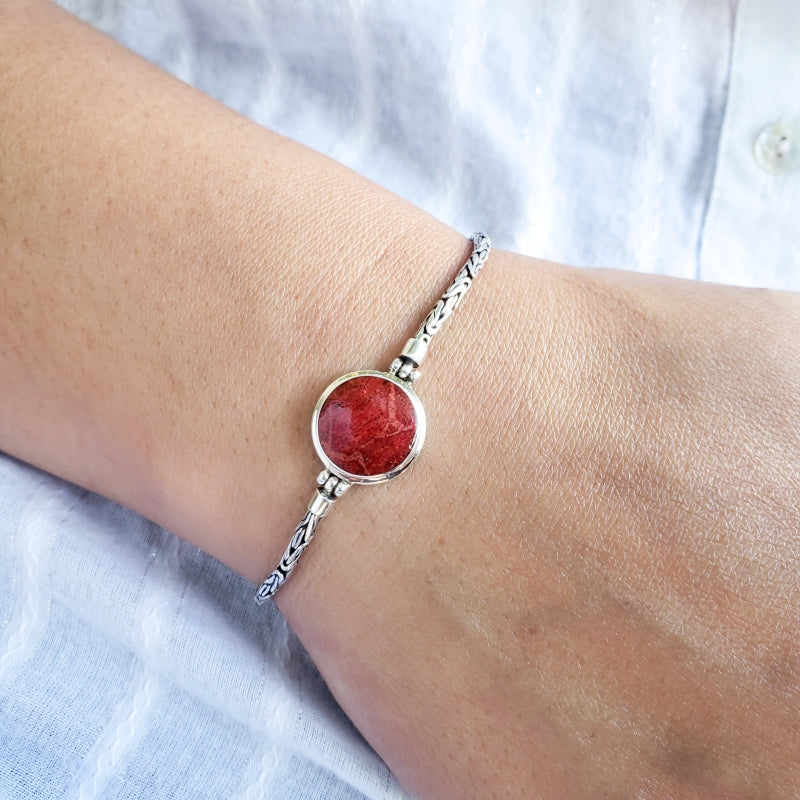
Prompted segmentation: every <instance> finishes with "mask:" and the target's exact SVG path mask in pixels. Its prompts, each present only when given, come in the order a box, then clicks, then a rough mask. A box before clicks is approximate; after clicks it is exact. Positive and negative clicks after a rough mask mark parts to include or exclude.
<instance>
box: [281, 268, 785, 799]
mask: <svg viewBox="0 0 800 800" xmlns="http://www.w3.org/2000/svg"><path fill="white" fill-rule="evenodd" d="M450 324H451V328H450V329H449V330H447V331H446V332H445V333H443V334H442V336H441V340H440V341H438V342H436V345H437V350H436V354H435V355H433V354H432V355H431V357H430V358H429V360H428V362H426V365H425V367H426V371H425V373H424V375H423V378H422V380H421V381H420V385H419V389H418V391H419V393H420V395H421V396H422V397H423V401H424V402H425V404H426V407H427V409H428V414H429V419H430V422H429V440H428V442H427V443H426V449H425V450H424V451H423V454H422V456H421V457H420V459H419V461H418V463H417V464H415V465H414V467H413V468H412V470H411V472H410V473H409V474H408V475H406V476H403V477H402V478H401V479H399V480H397V481H395V482H393V483H392V484H390V485H388V486H387V487H385V489H383V488H380V489H376V488H370V489H359V490H357V491H354V492H351V493H350V494H349V495H348V496H347V498H346V499H345V501H343V502H341V503H339V504H338V506H337V508H336V509H335V513H332V514H331V515H330V516H329V517H328V518H327V519H326V520H325V526H326V529H325V530H324V532H321V533H320V534H319V535H318V540H316V541H315V543H314V545H313V546H314V548H315V549H314V551H309V554H308V555H307V557H306V560H305V561H304V562H303V564H302V569H299V570H298V571H297V573H296V577H294V578H293V579H292V581H291V582H290V583H288V584H287V586H286V587H285V588H284V589H283V590H282V591H283V592H284V594H283V595H282V596H281V595H279V596H278V597H279V602H280V604H281V606H282V608H283V609H284V610H285V611H286V613H287V614H288V616H289V618H290V621H291V622H292V624H293V625H294V627H295V628H296V629H297V630H298V631H299V632H300V634H301V636H302V638H303V639H304V641H305V642H306V644H307V646H308V647H309V648H310V650H311V653H312V656H313V657H314V658H315V660H316V661H317V663H318V664H319V665H320V667H321V669H322V671H323V674H324V675H325V677H326V678H327V680H328V681H329V683H330V685H331V686H332V688H333V690H334V692H335V694H336V695H337V697H338V698H339V700H340V701H341V703H342V705H343V707H344V708H345V709H346V710H347V711H348V713H349V714H350V715H351V716H352V717H353V719H354V720H355V722H356V724H357V725H359V727H360V728H361V729H362V730H363V731H364V732H365V733H366V735H367V737H368V738H369V739H370V741H372V742H373V743H374V744H375V745H376V746H377V748H378V749H379V751H380V752H381V753H382V754H383V755H384V757H385V758H386V759H387V760H388V762H389V764H390V765H391V766H392V767H393V768H394V769H395V770H396V771H397V773H398V774H399V775H400V777H401V779H402V780H403V781H405V782H406V783H407V785H409V786H411V787H413V788H414V789H415V790H416V791H418V792H419V794H420V796H421V797H432V798H464V797H480V798H490V797H498V798H499V797H520V798H531V797H543V798H560V797H563V798H577V797H580V798H594V797H598V798H600V797H630V798H634V797H635V798H665V797H670V798H766V797H776V798H777V797H781V798H786V797H794V796H798V795H800V759H798V753H800V656H798V653H800V588H799V587H800V581H798V575H800V533H798V532H799V531H800V514H799V513H798V509H800V432H798V426H797V420H798V419H800V346H798V345H799V341H800V340H798V335H797V331H798V329H799V328H798V326H799V325H800V302H798V296H796V295H791V294H786V293H777V292H766V291H751V290H743V289H736V288H729V287H722V286H713V285H703V284H696V283H687V282H680V281H673V280H667V279H660V278H645V277H641V276H635V275H629V274H626V273H614V272H599V271H583V272H578V271H573V270H566V269H561V268H556V267H553V266H547V265H539V266H537V265H533V264H531V263H530V262H529V261H528V260H526V259H521V258H518V257H509V256H507V255H505V254H502V255H501V254H495V255H493V256H492V260H490V263H489V266H487V268H486V270H485V271H484V272H483V273H482V274H481V276H480V278H479V279H478V281H477V282H476V284H475V286H474V287H473V289H472V291H471V293H470V296H469V297H468V299H467V302H466V303H465V305H464V306H463V307H462V309H460V310H459V312H458V315H456V316H455V317H454V318H453V320H452V322H451V323H450ZM343 587H345V588H344V589H343Z"/></svg>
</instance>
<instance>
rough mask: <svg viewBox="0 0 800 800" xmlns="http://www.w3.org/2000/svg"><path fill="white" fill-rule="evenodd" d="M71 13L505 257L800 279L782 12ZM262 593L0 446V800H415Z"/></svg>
mask: <svg viewBox="0 0 800 800" xmlns="http://www.w3.org/2000/svg"><path fill="white" fill-rule="evenodd" d="M66 4H67V5H68V6H71V7H72V8H74V9H75V10H77V11H78V12H79V13H81V14H82V15H83V16H84V17H86V18H87V19H90V20H92V21H93V22H94V23H95V24H97V25H98V26H100V27H102V28H103V29H105V30H107V31H109V32H110V33H111V34H112V35H114V36H115V37H117V38H118V39H120V40H121V41H123V42H124V43H126V44H128V45H129V46H130V47H132V48H133V49H135V50H137V51H139V52H140V53H142V54H143V55H144V56H145V57H147V58H149V59H151V60H153V61H155V62H156V63H158V64H160V65H161V66H163V67H164V68H166V69H168V70H170V71H172V72H173V73H175V74H176V75H178V76H179V77H181V78H183V79H184V80H187V81H189V82H190V83H193V84H195V85H197V86H199V87H200V88H201V89H203V90H205V91H207V92H208V93H210V94H212V95H214V96H216V97H219V98H220V99H222V100H223V101H224V102H226V103H228V104H230V105H231V106H233V107H234V108H237V109H238V110H240V111H241V112H242V113H245V114H247V115H248V116H250V117H252V118H253V119H255V120H256V121H258V122H260V123H262V124H264V125H267V126H268V127H270V128H273V129H275V130H277V131H279V132H281V133H284V134H286V135H288V136H290V137H292V138H295V139H298V140H300V141H302V142H305V143H306V144H309V145H310V146H312V147H315V148H317V149H319V150H322V151H324V152H326V153H328V154H330V155H331V156H333V157H334V158H336V159H338V160H341V161H343V162H345V163H347V164H348V165H350V166H352V167H353V168H354V169H356V170H357V171H359V172H361V173H363V174H365V175H367V176H368V177H370V178H372V179H373V180H375V181H377V182H378V183H380V184H382V185H384V186H387V187H388V188H390V189H392V190H394V191H396V192H397V193H399V194H401V195H403V196H405V197H407V198H408V199H409V200H411V201H412V202H414V203H415V204H417V205H419V206H421V207H423V208H425V209H426V210H428V211H430V212H431V213H432V214H434V215H435V216H438V217H440V218H441V219H444V220H445V221H446V222H448V223H450V224H451V225H453V226H454V227H456V228H458V229H460V230H462V231H464V232H465V233H470V232H472V231H473V230H486V231H488V232H489V233H490V234H491V235H492V237H493V239H494V241H495V243H496V244H497V245H498V246H501V247H505V248H510V249H515V250H519V251H522V252H524V253H528V254H531V255H537V256H543V257H546V258H550V259H553V260H557V261H562V262H566V263H571V264H575V265H586V266H610V267H621V268H626V269H637V270H646V271H653V272H660V273H664V274H671V275H676V276H682V277H689V278H694V277H699V278H704V279H708V280H715V281H727V282H735V283H741V284H751V285H767V286H773V287H782V288H793V289H800V272H799V271H798V262H799V260H798V224H797V217H798V212H797V209H798V201H799V200H800V170H793V169H791V168H792V166H793V165H794V161H793V159H794V158H796V156H797V150H796V149H793V148H800V137H798V134H797V132H796V131H797V128H796V127H793V126H797V125H798V120H800V95H798V92H797V87H798V86H800V50H799V49H798V48H797V47H796V41H797V40H798V33H800V5H798V4H797V3H793V2H791V0H740V1H739V2H738V3H737V2H734V0H707V1H706V2H704V3H697V2H690V1H689V0H687V1H686V2H679V1H678V0H648V1H647V2H638V3H630V2H628V3H622V2H607V3H603V4H597V3H594V2H591V0H566V2H565V0H516V1H515V0H508V2H504V3H485V2H481V1H479V0H471V1H470V2H456V0H442V2H439V3H435V4H434V3H426V2H423V1H422V0H414V1H413V2H408V3H404V4H402V6H401V4H397V3H393V4H390V3H377V2H374V3H370V2H356V0H340V2H329V0H303V1H302V2H291V0H253V2H250V3H238V4H237V3H223V2H222V0H218V2H216V0H138V1H134V0H70V1H69V2H67V3H66ZM774 123H781V125H780V126H778V127H773V128H768V126H770V125H773V124H774ZM765 129H766V132H765V133H764V135H763V136H762V138H761V140H760V144H759V150H758V157H757V155H756V151H755V150H754V143H755V142H756V140H757V138H758V136H759V133H760V132H762V131H764V130H765ZM787 131H788V134H787V135H784V134H786V132H787ZM770 136H771V138H770ZM793 137H798V138H793ZM778 152H779V153H780V154H777V155H776V153H778ZM797 160H798V161H800V159H797ZM765 166H766V167H767V169H769V170H772V171H767V169H765ZM433 277H435V279H436V280H437V281H438V280H439V279H440V278H441V276H440V275H435V276H433ZM531 313H535V310H533V309H532V311H531ZM253 591H254V587H252V586H250V585H249V584H248V583H247V582H245V581H244V580H242V579H241V578H239V577H237V576H236V575H234V574H232V573H231V572H230V571H229V570H227V569H226V568H225V567H223V566H221V565H220V564H218V563H217V562H215V561H214V560H213V559H211V558H209V557H207V556H205V555H204V554H203V553H201V552H199V551H198V550H197V549H196V548H193V547H191V546H189V545H187V544H185V543H183V542H181V541H179V540H178V539H176V538H175V537H173V536H172V535H170V534H169V533H167V532H165V531H163V530H162V529H160V528H158V527H157V526H155V525H154V524H152V523H150V522H147V521H146V520H143V519H142V518H140V517H138V516H136V515H135V514H133V513H131V512H130V511H127V510H125V509H122V508H120V507H119V506H117V505H115V504H114V503H112V502H110V501H108V500H105V499H103V498H100V497H98V496H96V495H92V494H90V493H87V492H86V491H84V490H82V489H79V488H77V487H75V486H72V485H70V484H67V483H65V482H64V481H61V480H59V479H57V478H54V477H52V476H49V475H46V474H44V473H42V472H40V471H38V470H36V469H34V468H32V467H29V466H27V465H24V464H21V463H19V462H17V461H15V460H13V459H11V458H8V457H3V456H1V455H0V798H14V799H15V800H18V799H19V798H28V797H31V798H33V797H35V798H37V799H38V798H51V797H65V798H74V797H79V798H140V797H141V798H148V800H153V798H170V800H174V799H175V798H184V797H186V798H192V800H200V798H206V797H207V798H209V799H210V800H212V799H213V800H219V798H226V797H236V798H261V797H270V798H287V800H288V799H289V798H292V799H294V798H326V799H329V798H342V799H345V798H347V799H348V800H349V799H350V798H362V797H368V798H398V797H402V796H404V795H403V793H402V791H401V790H400V789H399V787H398V786H397V784H396V782H395V781H394V779H393V778H392V777H391V775H390V774H389V772H388V770H387V769H386V767H385V766H384V765H383V764H382V763H381V762H380V760H379V759H378V758H377V756H375V754H374V753H373V752H372V751H371V750H370V749H369V747H368V746H367V745H366V744H365V743H364V741H363V740H362V739H361V738H360V736H359V735H358V734H357V733H356V731H355V730H354V728H353V727H352V726H351V725H350V723H349V722H348V721H347V719H346V718H345V717H344V715H343V714H342V712H341V711H340V710H339V709H338V707H337V706H336V704H335V703H334V702H333V700H332V699H331V697H330V695H329V693H328V692H327V689H326V688H325V686H324V684H323V683H322V681H321V679H320V678H319V676H318V674H317V672H316V670H315V668H314V667H313V665H312V664H311V663H310V661H309V659H308V657H307V656H306V654H305V652H304V651H303V649H302V647H301V646H300V644H299V643H298V641H297V639H296V638H295V637H294V635H293V634H292V633H291V631H290V630H289V629H288V628H287V626H286V623H285V622H284V620H283V619H282V617H281V616H280V615H279V614H278V613H277V611H276V610H275V609H274V608H273V607H271V606H266V607H257V606H256V605H255V604H254V603H253V601H252V596H253Z"/></svg>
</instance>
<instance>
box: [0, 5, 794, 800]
mask: <svg viewBox="0 0 800 800" xmlns="http://www.w3.org/2000/svg"><path fill="white" fill-rule="evenodd" d="M0 74H2V75H3V76H4V78H3V81H0V270H2V281H0V409H2V413H0V447H1V448H2V449H3V450H5V451H6V452H9V453H11V454H14V455H16V456H18V457H20V458H23V459H25V460H27V461H29V462H31V463H33V464H36V465H38V466H40V467H42V468H44V469H47V470H50V471H52V472H54V473H56V474H59V475H62V476H64V477H66V478H68V479H70V480H72V481H75V482H76V483H79V484H81V485H84V486H86V487H88V488H90V489H93V490H95V491H98V492H101V493H102V494H104V495H106V496H109V497H111V498H113V499H115V500H117V501H119V502H121V503H123V504H125V505H127V506H129V507H131V508H133V509H135V510H137V511H139V512H140V513H142V514H144V515H145V516H147V517H149V518H151V519H153V520H155V521H156V522H158V523H159V524H161V525H164V526H165V527H167V528H169V529H170V530H172V531H174V532H175V533H177V534H178V535H180V536H182V537H184V538H186V539H188V540H189V541H191V542H194V543H195V544H197V545H198V546H200V547H202V548H204V549H205V550H206V551H208V552H209V553H211V554H212V555H214V556H216V557H217V558H219V559H220V560H222V561H223V562H225V563H226V564H228V565H230V566H231V567H232V568H234V569H235V570H238V571H239V572H240V573H241V574H243V575H245V576H246V577H248V578H250V579H251V580H253V581H254V582H258V581H260V580H261V579H262V578H263V577H264V575H265V574H266V573H267V572H268V571H269V570H271V569H272V567H273V566H274V564H275V563H276V562H277V559H278V558H279V556H280V554H281V553H282V551H283V548H284V547H285V546H286V543H287V541H288V538H289V535H290V534H291V531H292V529H293V527H294V525H295V524H296V523H297V520H298V519H299V516H300V514H301V513H302V509H303V508H304V507H305V504H306V503H307V501H308V499H309V497H310V495H311V492H312V488H313V479H314V476H315V475H316V473H317V472H318V469H319V465H318V462H317V460H316V458H315V456H314V454H313V450H312V447H311V444H310V442H309V437H308V419H309V415H310V411H311V409H312V408H313V405H314V403H315V401H316V399H317V397H318V396H319V393H320V392H321V390H322V389H323V388H324V387H325V386H326V385H327V383H329V382H330V380H332V379H333V378H335V377H337V376H338V375H340V374H343V373H344V372H347V371H350V370H352V369H358V368H385V367H387V366H388V364H389V362H390V361H391V359H392V358H393V357H394V355H395V354H396V353H397V351H398V350H399V348H400V347H402V344H403V343H404V342H405V340H406V339H407V338H408V336H409V335H411V334H412V333H413V331H414V329H415V328H416V326H417V324H418V322H419V318H420V315H421V314H422V313H424V312H425V311H427V309H428V308H429V307H430V306H431V305H432V303H433V302H434V301H435V300H436V298H437V296H438V294H439V293H440V292H441V291H442V290H443V289H444V288H445V286H446V285H447V283H448V282H449V280H450V277H451V276H452V275H453V274H454V273H455V271H456V270H457V268H458V266H459V265H460V264H461V263H462V262H463V260H464V258H465V257H466V256H467V255H468V253H469V243H468V242H466V241H465V240H464V239H463V237H461V236H460V235H458V234H456V233H455V232H453V231H451V230H449V229H448V228H447V227H445V226H443V225H442V224H440V223H438V222H436V221H435V220H433V219H431V218H430V217H428V216H427V215H425V214H424V213H422V212H421V211H419V210H417V209H414V208H412V207H411V206H409V205H408V204H406V203H404V202H403V201H401V200H399V199H398V198H396V197H394V196H392V195H391V194H389V193H387V192H385V191H384V190H382V189H380V188H379V187H377V186H374V185H372V184H370V183H369V182H367V181H365V180H364V179H363V178H360V177H358V176H356V175H354V174H352V173H351V172H349V171H347V170H346V169H344V168H343V167H341V166H339V165H337V164H335V163H333V162H331V161H330V160H328V159H325V158H324V157H322V156H320V155H318V154H315V153H312V152H310V151H308V150H306V149H303V148H301V147H299V146H297V145H295V144H293V143H291V142H288V141H286V140H284V139H281V138H280V137H277V136H275V135H273V134H271V133H269V132H267V131H264V130H262V129H260V128H258V127H257V126H255V125H253V124H251V123H249V122H247V121H245V120H244V119H242V118H240V117H238V116H237V115H236V114H234V113H233V112H231V111H229V110H227V109H225V108H223V107H221V106H220V105H218V104H216V103H215V102H214V101H212V100H210V99H208V98H206V97H204V96H202V95H200V94H199V93H197V92H195V91H194V90H192V89H191V88H189V87H187V86H185V85H183V84H181V83H179V82H177V81H175V80H174V79H171V78H169V77H167V76H166V75H164V74H162V73H161V72H159V71H158V70H156V69H155V68H153V67H152V66H149V65H147V64H145V63H143V62H142V61H140V60H139V59H137V58H136V57H135V56H133V55H131V54H130V53H127V52H126V51H124V50H123V49H122V48H120V47H119V46H118V45H116V44H114V43H113V42H111V41H109V40H108V39H106V38H105V37H103V36H102V35H100V34H98V33H96V32H94V31H91V30H89V29H88V28H86V27H85V26H83V25H81V24H80V23H78V22H76V21H74V20H73V19H71V18H70V17H68V16H67V15H65V14H63V13H62V12H60V11H59V10H58V9H56V8H54V7H52V6H51V5H49V4H47V3H44V2H41V3H40V2H15V1H12V2H6V3H4V4H3V6H2V8H1V9H0ZM412 249H413V251H414V258H409V251H411V250H412ZM798 323H800V302H798V297H797V296H796V295H793V294H789V293H780V292H768V291H752V290H744V289H736V288H730V287H722V286H712V285H702V284H697V283H687V282H680V281H674V280H667V279H661V278H659V279H656V278H647V277H644V276H635V275H629V274H626V273H621V272H612V271H592V270H583V271H579V270H574V269H571V268H569V267H566V266H561V265H555V264H549V263H546V262H541V261H537V260H534V259H529V258H524V257H521V256H516V255H513V254H509V253H503V252H493V254H492V256H491V259H490V262H489V266H487V268H486V269H485V270H484V272H483V273H481V276H480V278H479V280H478V281H476V283H475V285H474V287H473V289H472V290H471V291H470V294H469V296H468V298H467V301H466V302H465V303H464V305H463V306H462V307H461V308H460V309H459V310H458V313H457V314H456V315H455V316H454V318H453V319H452V320H451V322H450V323H449V324H448V327H447V329H446V331H445V332H443V333H442V334H441V335H440V336H437V337H436V339H435V340H434V342H433V345H432V347H431V354H430V356H429V358H428V360H427V361H426V363H425V365H424V369H423V377H422V379H421V380H420V382H419V384H418V392H419V394H420V396H421V398H422V400H423V403H424V404H425V407H426V411H427V414H428V439H427V441H426V445H425V450H424V452H423V454H422V456H421V457H420V458H419V460H418V461H417V463H416V464H415V465H414V467H413V468H412V469H411V470H410V471H409V472H408V473H407V474H405V475H403V477H402V478H400V479H398V480H397V481H394V482H392V483H391V484H388V485H382V486H379V487H370V488H361V487H357V488H355V489H353V490H352V491H351V492H350V493H349V494H348V495H347V496H346V498H344V499H343V500H342V501H340V502H339V503H337V506H336V508H335V509H334V511H333V513H332V514H331V515H330V516H329V517H328V518H326V520H325V522H324V523H323V527H321V529H320V533H319V534H318V536H317V538H316V539H315V541H314V544H313V545H312V548H310V549H309V551H308V553H307V554H306V556H305V557H304V559H303V561H302V562H301V565H300V566H299V567H298V569H297V571H296V573H295V574H294V575H293V577H292V579H291V581H289V582H288V583H287V584H286V586H285V587H284V588H283V589H282V590H281V592H280V593H279V594H278V596H277V602H278V605H279V606H280V608H281V610H282V611H283V612H284V614H286V616H287V618H288V619H289V621H290V623H291V624H292V626H293V627H294V629H295V630H296V631H297V633H298V634H299V636H300V637H301V639H302V641H303V642H304V644H305V645H306V646H307V648H308V649H309V652H310V653H311V655H312V657H313V658H314V659H315V661H316V663H317V664H318V665H319V667H320V670H321V672H322V674H323V675H324V677H325V679H326V680H327V682H328V683H329V685H330V687H331V689H332V690H333V692H334V694H335V695H336V697H337V698H338V700H339V701H340V702H341V704H342V706H343V707H344V709H345V710H346V711H347V712H348V714H349V715H350V716H351V717H352V719H353V720H354V722H355V723H356V724H357V725H358V727H359V728H360V729H361V730H362V732H363V733H364V734H365V735H366V737H367V738H368V739H369V741H370V742H371V743H372V744H373V745H374V746H375V747H376V749H377V750H378V752H379V753H380V754H381V755H382V756H383V757H384V758H385V759H386V760H387V762H388V764H389V765H390V766H391V767H392V769H393V770H394V771H395V772H396V774H397V775H398V777H399V778H400V780H401V782H403V783H404V785H406V786H407V787H409V788H410V789H411V790H412V791H413V792H414V793H415V794H417V795H418V796H419V797H422V798H464V797H481V798H484V797H485V798H494V797H497V798H501V797H502V798H506V797H519V798H531V797H542V798H548V799H550V798H575V797H581V798H666V797H669V798H709V799H711V798H726V799H727V798H730V799H731V800H739V798H787V797H797V796H800V759H798V758H797V754H798V752H800V656H798V653H800V582H799V581H798V579H797V576H798V574H800V537H799V536H798V530H800V516H799V515H798V508H800V432H799V431H798V426H797V419H798V418H800V391H798V390H800V341H799V339H798V335H797V330H798ZM109 535H113V534H111V533H110V534H109Z"/></svg>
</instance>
